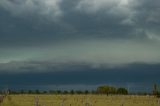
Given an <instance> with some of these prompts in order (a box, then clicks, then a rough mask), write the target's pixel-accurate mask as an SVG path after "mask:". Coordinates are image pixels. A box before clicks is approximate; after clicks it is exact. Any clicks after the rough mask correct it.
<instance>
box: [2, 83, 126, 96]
mask: <svg viewBox="0 0 160 106" xmlns="http://www.w3.org/2000/svg"><path fill="white" fill-rule="evenodd" d="M5 92H6V91H5ZM7 92H9V94H106V95H109V94H123V95H127V94H128V91H127V89H125V88H116V87H113V86H108V85H104V86H99V87H97V89H96V90H92V91H90V90H49V91H44V90H43V91H42V90H38V89H37V90H18V91H16V90H8V91H7ZM2 93H4V91H0V94H2Z"/></svg>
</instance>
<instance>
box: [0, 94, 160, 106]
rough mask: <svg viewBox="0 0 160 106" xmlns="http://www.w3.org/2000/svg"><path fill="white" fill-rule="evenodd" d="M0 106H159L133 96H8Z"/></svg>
mask: <svg viewBox="0 0 160 106" xmlns="http://www.w3.org/2000/svg"><path fill="white" fill-rule="evenodd" d="M0 106H160V101H159V99H158V98H156V97H153V96H135V95H127V96H122V95H113V96H111V95H110V96H107V95H29V94H23V95H9V96H7V97H6V98H5V99H4V101H3V103H1V104H0Z"/></svg>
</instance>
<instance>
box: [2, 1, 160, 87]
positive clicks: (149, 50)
mask: <svg viewBox="0 0 160 106" xmlns="http://www.w3.org/2000/svg"><path fill="white" fill-rule="evenodd" d="M159 11H160V1H158V0H0V83H1V85H0V87H1V88H3V87H4V86H11V87H13V88H15V87H16V86H19V87H20V88H23V87H22V86H21V85H24V86H27V85H28V86H29V85H37V86H43V85H44V86H47V85H78V86H79V85H90V86H91V87H92V86H95V85H100V84H111V85H123V86H128V85H134V86H135V87H136V86H139V85H141V86H142V87H143V88H144V89H149V88H150V89H151V86H152V85H153V84H154V83H160V79H159V78H158V76H159V75H160V35H159V34H160V14H159ZM51 88H54V87H51Z"/></svg>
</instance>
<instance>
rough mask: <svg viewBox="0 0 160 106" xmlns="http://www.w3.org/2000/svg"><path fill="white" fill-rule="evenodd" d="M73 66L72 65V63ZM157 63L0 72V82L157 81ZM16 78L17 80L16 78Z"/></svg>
mask: <svg viewBox="0 0 160 106" xmlns="http://www.w3.org/2000/svg"><path fill="white" fill-rule="evenodd" d="M72 66H73V65H72ZM159 69H160V65H159V64H153V65H149V64H131V65H129V66H128V67H121V68H91V67H88V66H87V65H86V66H85V65H83V66H82V65H81V66H80V67H79V66H76V65H75V66H74V67H73V68H70V67H69V68H65V69H64V70H63V71H52V72H49V71H48V72H42V73H37V72H32V73H30V72H26V73H18V74H13V73H12V74H11V73H10V74H8V73H1V74H0V78H1V80H0V83H1V84H2V85H4V84H6V83H7V84H9V85H12V84H15V85H16V84H17V85H23V84H28V85H34V84H37V85H41V84H42V85H43V84H44V85H52V84H53V85H56V84H59V85H61V84H71V85H72V84H105V83H106V84H107V83H110V84H112V83H122V84H129V83H142V84H153V83H155V82H157V83H159V74H160V72H159ZM17 79H18V80H17Z"/></svg>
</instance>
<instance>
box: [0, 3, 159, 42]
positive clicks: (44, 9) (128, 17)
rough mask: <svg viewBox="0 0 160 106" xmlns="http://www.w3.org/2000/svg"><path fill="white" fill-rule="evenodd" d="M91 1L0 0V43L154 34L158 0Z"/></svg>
mask: <svg viewBox="0 0 160 106" xmlns="http://www.w3.org/2000/svg"><path fill="white" fill-rule="evenodd" d="M93 2H96V3H97V4H94V3H92V2H91V1H90V2H89V0H81V1H78V0H76V1H73V0H67V1H65V0H62V1H61V0H60V1H57V0H46V1H42V0H40V1H37V0H24V1H20V0H14V1H12V0H2V1H1V2H0V4H1V5H0V15H1V18H0V23H1V24H0V28H1V30H0V34H1V35H0V36H1V43H2V44H3V45H7V44H9V42H10V43H11V44H16V43H18V44H21V45H22V44H23V43H24V45H25V43H26V44H27V43H28V42H30V43H33V45H34V43H37V42H48V41H50V42H52V40H55V39H62V40H63V39H65V38H66V39H73V38H78V37H79V38H83V37H89V38H108V37H109V38H115V39H123V38H137V36H138V39H139V38H143V37H149V38H154V37H157V36H158V34H159V17H160V16H159V15H158V11H159V4H160V3H159V1H148V0H147V1H146V0H141V1H137V0H135V1H132V0H113V1H103V0H100V1H98V0H94V1H93ZM125 2H126V3H125ZM53 6H54V7H53ZM87 6H90V7H87ZM148 34H149V35H148ZM158 37H159V36H158ZM17 41H18V42H17ZM55 41H56V40H55ZM2 44H1V45H2ZM18 44H17V45H18Z"/></svg>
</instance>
